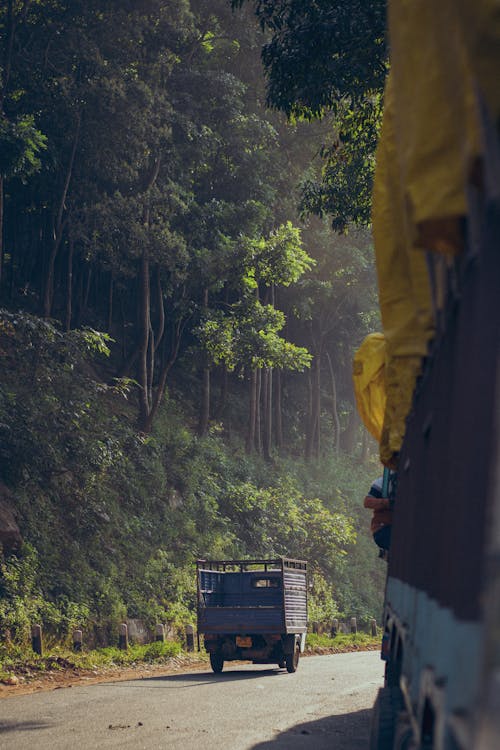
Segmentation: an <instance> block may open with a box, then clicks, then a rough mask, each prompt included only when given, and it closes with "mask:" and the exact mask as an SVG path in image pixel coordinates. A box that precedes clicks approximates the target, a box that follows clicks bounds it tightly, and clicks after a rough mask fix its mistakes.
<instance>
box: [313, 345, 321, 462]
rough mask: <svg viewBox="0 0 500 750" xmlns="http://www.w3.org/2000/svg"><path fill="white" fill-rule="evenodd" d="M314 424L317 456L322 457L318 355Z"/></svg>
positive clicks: (318, 359) (318, 357) (319, 365)
mask: <svg viewBox="0 0 500 750" xmlns="http://www.w3.org/2000/svg"><path fill="white" fill-rule="evenodd" d="M314 375H315V377H314V414H315V416H314V424H315V440H314V447H315V454H316V458H319V457H320V455H321V355H320V354H317V355H316V369H315V372H314Z"/></svg>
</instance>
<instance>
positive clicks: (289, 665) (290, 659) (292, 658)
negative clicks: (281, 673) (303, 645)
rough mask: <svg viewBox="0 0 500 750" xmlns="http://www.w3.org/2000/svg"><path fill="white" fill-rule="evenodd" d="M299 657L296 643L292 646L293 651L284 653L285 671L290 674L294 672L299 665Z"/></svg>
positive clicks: (298, 648)
mask: <svg viewBox="0 0 500 750" xmlns="http://www.w3.org/2000/svg"><path fill="white" fill-rule="evenodd" d="M299 659H300V645H299V644H298V643H296V644H295V646H294V648H293V652H292V653H291V654H287V655H286V658H285V664H286V671H287V672H290V674H293V673H294V672H296V671H297V667H298V666H299Z"/></svg>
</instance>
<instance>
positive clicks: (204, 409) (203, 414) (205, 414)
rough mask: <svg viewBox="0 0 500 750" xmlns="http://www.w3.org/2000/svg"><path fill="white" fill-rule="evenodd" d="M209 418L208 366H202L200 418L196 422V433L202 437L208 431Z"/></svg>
mask: <svg viewBox="0 0 500 750" xmlns="http://www.w3.org/2000/svg"><path fill="white" fill-rule="evenodd" d="M209 420H210V368H209V367H205V368H203V374H202V390H201V406H200V419H199V423H198V435H199V436H200V437H203V435H206V434H207V432H208V423H209Z"/></svg>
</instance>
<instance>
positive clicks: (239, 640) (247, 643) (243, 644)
mask: <svg viewBox="0 0 500 750" xmlns="http://www.w3.org/2000/svg"><path fill="white" fill-rule="evenodd" d="M236 645H237V646H239V647H240V648H252V639H251V638H244V637H243V636H241V635H237V636H236Z"/></svg>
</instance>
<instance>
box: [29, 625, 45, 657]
mask: <svg viewBox="0 0 500 750" xmlns="http://www.w3.org/2000/svg"><path fill="white" fill-rule="evenodd" d="M31 648H32V649H33V651H34V652H35V654H38V655H39V656H42V654H43V643H42V626H41V625H32V626H31Z"/></svg>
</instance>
